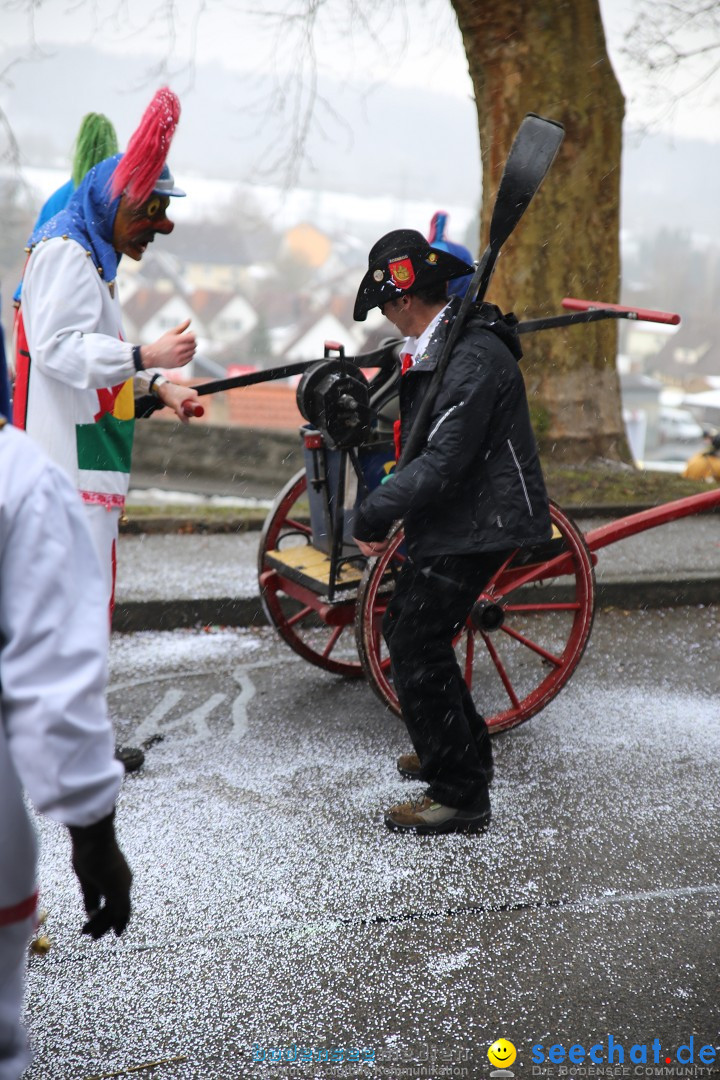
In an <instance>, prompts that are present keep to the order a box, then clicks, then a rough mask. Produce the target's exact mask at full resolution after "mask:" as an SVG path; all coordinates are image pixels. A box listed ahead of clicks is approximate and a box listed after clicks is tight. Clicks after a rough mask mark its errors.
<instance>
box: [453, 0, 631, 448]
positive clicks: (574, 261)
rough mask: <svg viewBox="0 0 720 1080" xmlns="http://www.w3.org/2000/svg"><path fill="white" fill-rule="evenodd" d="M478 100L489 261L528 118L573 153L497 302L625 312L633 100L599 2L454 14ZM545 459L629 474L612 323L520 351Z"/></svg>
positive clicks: (523, 0)
mask: <svg viewBox="0 0 720 1080" xmlns="http://www.w3.org/2000/svg"><path fill="white" fill-rule="evenodd" d="M451 2H452V5H453V8H454V9H455V12H456V15H457V19H458V23H459V26H460V31H461V34H462V37H463V42H464V45H465V51H466V54H467V60H468V66H469V70H470V76H471V78H472V81H473V87H474V90H475V100H476V103H477V111H478V123H479V131H480V148H481V154H482V168H483V192H482V215H481V238H480V240H481V250H482V249H483V248H484V247H485V245H486V243H487V237H488V229H489V222H490V214H491V211H492V206H493V203H494V200H495V194H496V191H497V186H498V182H499V180H500V176H501V173H502V167H503V165H504V163H505V159H506V158H507V155H508V151H509V149H510V145H511V143H512V140H513V137H514V135H515V133H516V131H517V129H518V127H519V125H520V122H521V120H522V118H523V116H524V115H525V114H526V113H528V112H534V113H538V114H539V115H540V116H546V117H547V118H548V119H551V120H557V121H560V123H562V124H563V125H564V127H565V139H564V142H563V144H562V147H561V149H560V153H559V154H558V157H557V158H556V160H555V163H554V165H553V166H552V168H551V170H550V172H549V173H548V176H547V177H546V179H545V180H544V182H543V185H542V187H541V189H540V191H539V193H538V195H537V196H536V198H535V200H534V201H533V203H532V204H531V206H530V208H529V209H528V211H527V212H526V215H525V217H524V218H523V220H522V221H521V222H520V224H519V225H518V227H517V230H516V232H515V233H514V234H513V236H512V237H511V238H510V239H509V240H508V242H507V244H506V245H505V248H504V249H503V253H502V255H501V257H500V259H499V260H498V263H497V268H496V271H495V275H494V277H493V279H492V282H491V284H490V289H489V291H488V297H487V298H488V300H491V301H493V302H494V303H496V304H498V306H500V307H501V308H503V310H505V311H509V310H513V311H515V313H516V315H517V316H518V318H531V317H536V316H538V315H541V314H548V313H549V314H557V313H559V312H560V311H561V310H562V309H561V307H560V302H561V300H562V298H563V297H564V296H575V297H580V298H582V299H585V300H601V301H605V302H607V303H617V300H618V296H619V290H620V254H619V232H620V159H621V152H622V123H623V115H624V105H625V102H624V98H623V95H622V91H621V90H620V87H619V85H618V82H617V79H616V77H615V73H614V71H613V69H612V66H611V64H610V60H609V58H608V54H607V48H606V44H605V34H604V31H603V25H602V20H601V17H600V9H599V4H598V0H515V3H512V4H510V3H508V2H507V0H451ZM523 348H524V350H525V358H524V359H523V361H522V367H523V372H524V375H525V380H526V383H527V386H528V391H529V396H530V403H531V410H532V413H533V421H534V424H535V431H536V435H537V437H538V441H539V443H540V446H541V449H542V450H543V451H544V452H545V453H546V454H547V453H552V454H553V456H554V458H555V459H556V460H558V461H564V462H567V463H571V462H582V461H588V460H591V459H593V458H597V457H608V458H615V459H622V460H626V461H627V460H630V455H629V452H628V448H627V442H626V438H625V432H624V427H623V422H622V411H621V405H620V389H619V380H618V377H617V372H616V367H615V356H616V350H617V324H616V323H615V321H607V322H600V323H594V324H590V325H587V326H577V327H572V328H569V329H567V330H564V331H563V330H547V331H543V332H542V333H537V334H534V335H532V336H528V337H524V338H523Z"/></svg>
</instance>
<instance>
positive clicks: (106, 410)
mask: <svg viewBox="0 0 720 1080" xmlns="http://www.w3.org/2000/svg"><path fill="white" fill-rule="evenodd" d="M16 335H17V338H18V340H17V342H16V347H17V349H18V354H19V360H20V361H21V362H20V363H19V364H18V374H17V380H16V387H15V416H14V419H15V423H16V424H17V425H18V426H20V427H24V428H25V430H26V431H27V433H28V434H29V435H30V436H32V438H33V439H34V440H35V441H36V442H38V443H39V444H40V445H41V446H42V447H43V448H44V449H45V451H46V452H47V453H48V455H49V456H50V457H51V458H52V460H53V461H55V462H56V463H57V464H58V465H60V466H62V468H63V469H65V471H66V472H67V474H68V475H69V476H70V478H71V479H72V480H73V482H74V483H75V485H76V486H77V488H78V490H79V492H80V495H81V497H82V499H83V501H84V502H85V504H86V505H87V507H88V511H89V512H88V525H89V526H90V531H91V534H92V536H93V540H94V542H95V548H96V551H97V552H98V555H99V557H100V564H101V569H102V571H103V578H104V581H105V584H106V590H107V598H108V602H109V603H111V601H112V596H113V583H114V565H115V543H116V539H117V533H118V522H119V518H120V514H121V512H122V509H123V507H124V505H125V496H126V494H127V490H128V485H129V481H130V464H131V456H132V441H133V434H134V424H135V401H134V386H133V376H135V375H136V373H135V367H134V364H133V360H132V345H131V344H129V343H128V342H126V341H123V340H122V316H121V310H120V303H119V301H118V297H117V290H116V287H115V285H114V283H113V286H112V287H110V286H109V285H108V284H107V282H105V281H104V280H103V278H102V276H101V275H100V274H99V273H98V270H97V268H96V266H95V265H94V263H93V260H92V259H91V258H90V257H88V255H87V253H86V251H85V250H84V249H83V248H82V247H81V245H80V244H79V243H77V242H76V241H75V240H72V239H63V238H62V237H52V238H51V239H49V240H46V241H42V242H41V243H39V244H37V245H36V246H35V248H34V249H33V251H32V254H31V256H30V259H29V260H28V264H27V267H26V269H25V274H24V277H23V293H22V306H21V308H20V313H19V317H18V324H17V326H16ZM151 375H152V372H143V373H142V374H141V375H139V376H137V379H138V383H139V384H140V386H139V390H141V391H142V390H147V386H148V384H149V380H150V376H151ZM96 507H102V508H103V512H98V510H96V509H95V508H96ZM91 508H92V509H91Z"/></svg>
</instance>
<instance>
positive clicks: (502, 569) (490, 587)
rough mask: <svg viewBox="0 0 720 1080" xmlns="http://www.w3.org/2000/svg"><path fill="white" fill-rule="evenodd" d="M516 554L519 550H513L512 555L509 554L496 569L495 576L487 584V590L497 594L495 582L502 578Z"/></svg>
mask: <svg viewBox="0 0 720 1080" xmlns="http://www.w3.org/2000/svg"><path fill="white" fill-rule="evenodd" d="M516 554H517V552H516V551H513V552H512V554H511V555H508V557H507V559H506V560H505V562H504V563H503V564H502V566H500V567H498V569H497V570H496V571H495V573H494V574H493V576H492V577H491V578H490V580H489V581H488V583H487V585H486V586H485V592H488V593H492V594H493V595H495V583H496V582H497V581H499V580H500V578H501V577H502V575H503V574H504V573H505V571H506V570H507V568H508V566H509V565H510V563H511V562H512V561H513V559H514V558H515V556H516Z"/></svg>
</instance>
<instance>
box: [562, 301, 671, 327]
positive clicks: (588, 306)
mask: <svg viewBox="0 0 720 1080" xmlns="http://www.w3.org/2000/svg"><path fill="white" fill-rule="evenodd" d="M562 306H563V307H564V308H565V309H566V310H567V311H617V312H618V313H619V317H620V318H626V319H638V320H639V321H641V322H657V323H666V324H668V325H669V326H677V325H678V323H679V322H680V316H679V315H678V314H676V313H675V312H673V311H652V310H650V309H648V308H636V307H624V306H623V305H622V304H604V303H602V301H600V300H576V299H575V298H574V297H572V296H566V297H565V299H564V300H563V302H562Z"/></svg>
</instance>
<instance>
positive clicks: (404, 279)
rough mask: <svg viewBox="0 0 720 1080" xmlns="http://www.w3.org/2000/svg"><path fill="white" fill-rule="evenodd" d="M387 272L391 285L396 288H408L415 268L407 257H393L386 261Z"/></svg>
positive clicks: (412, 279)
mask: <svg viewBox="0 0 720 1080" xmlns="http://www.w3.org/2000/svg"><path fill="white" fill-rule="evenodd" d="M388 273H389V274H390V279H391V281H392V283H393V285H396V286H397V288H398V289H409V288H410V286H411V285H412V283H413V282H414V281H415V270H414V268H413V264H412V260H411V259H409V258H404V259H395V260H394V261H393V262H391V263H388Z"/></svg>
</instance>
